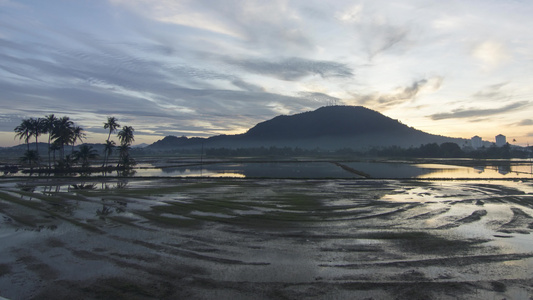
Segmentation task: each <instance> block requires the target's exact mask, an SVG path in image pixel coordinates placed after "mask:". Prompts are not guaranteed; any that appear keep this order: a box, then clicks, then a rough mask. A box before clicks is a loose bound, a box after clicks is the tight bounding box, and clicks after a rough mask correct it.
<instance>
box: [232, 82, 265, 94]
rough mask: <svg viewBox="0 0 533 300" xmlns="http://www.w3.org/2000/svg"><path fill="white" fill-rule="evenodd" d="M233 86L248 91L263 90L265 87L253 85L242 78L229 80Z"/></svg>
mask: <svg viewBox="0 0 533 300" xmlns="http://www.w3.org/2000/svg"><path fill="white" fill-rule="evenodd" d="M231 83H232V84H233V85H234V86H236V87H238V88H241V89H243V90H245V91H249V92H264V91H265V89H264V88H263V87H261V86H258V85H255V84H253V83H249V82H246V81H244V80H242V79H235V80H233V81H232V82H231Z"/></svg>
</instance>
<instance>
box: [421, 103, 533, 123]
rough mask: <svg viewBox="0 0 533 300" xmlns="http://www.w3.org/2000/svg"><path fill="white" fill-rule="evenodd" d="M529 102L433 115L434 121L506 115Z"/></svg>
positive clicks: (457, 110)
mask: <svg viewBox="0 0 533 300" xmlns="http://www.w3.org/2000/svg"><path fill="white" fill-rule="evenodd" d="M528 104H529V102H528V101H519V102H515V103H512V104H509V105H506V106H503V107H500V108H489V109H462V108H460V109H455V110H453V111H452V112H449V113H438V114H434V115H431V116H430V117H431V119H432V120H443V119H458V118H472V117H480V116H490V115H497V114H501V113H505V112H508V111H512V110H515V109H519V108H522V107H524V106H526V105H528Z"/></svg>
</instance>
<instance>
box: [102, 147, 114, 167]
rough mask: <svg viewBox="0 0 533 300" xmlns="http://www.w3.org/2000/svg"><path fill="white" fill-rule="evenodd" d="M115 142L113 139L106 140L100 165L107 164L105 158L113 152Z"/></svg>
mask: <svg viewBox="0 0 533 300" xmlns="http://www.w3.org/2000/svg"><path fill="white" fill-rule="evenodd" d="M115 146H116V145H115V142H114V141H109V140H108V141H106V142H105V145H104V163H103V164H102V167H105V166H107V160H108V159H109V157H110V156H111V154H112V153H113V150H114V149H115Z"/></svg>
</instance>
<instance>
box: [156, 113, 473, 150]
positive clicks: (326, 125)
mask: <svg viewBox="0 0 533 300" xmlns="http://www.w3.org/2000/svg"><path fill="white" fill-rule="evenodd" d="M444 142H455V143H458V144H462V143H464V142H465V140H464V139H456V138H449V137H444V136H439V135H433V134H429V133H426V132H423V131H420V130H417V129H414V128H411V127H409V126H407V125H405V124H402V123H400V122H399V121H397V120H393V119H391V118H389V117H386V116H384V115H382V114H380V113H379V112H376V111H374V110H371V109H368V108H365V107H362V106H326V107H321V108H319V109H317V110H315V111H310V112H304V113H299V114H295V115H290V116H285V115H282V116H277V117H275V118H273V119H271V120H267V121H264V122H261V123H259V124H257V125H255V126H254V127H252V128H251V129H249V130H248V131H247V132H246V133H244V134H239V135H219V136H214V137H210V138H207V139H203V138H186V137H181V138H177V137H173V136H168V137H165V138H164V139H162V140H160V141H157V142H155V143H154V144H152V145H150V146H148V147H147V149H150V150H164V149H172V148H199V147H206V148H218V147H227V148H243V147H271V146H276V147H299V148H304V149H305V148H307V149H314V148H317V147H318V148H321V149H332V150H333V149H340V148H347V147H348V148H353V149H364V148H370V147H379V146H393V145H396V146H400V147H411V146H414V147H418V146H420V145H421V144H427V143H439V144H440V143H444Z"/></svg>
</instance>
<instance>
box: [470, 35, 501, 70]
mask: <svg viewBox="0 0 533 300" xmlns="http://www.w3.org/2000/svg"><path fill="white" fill-rule="evenodd" d="M472 55H473V56H474V57H475V58H476V59H478V61H479V62H480V63H481V64H482V68H483V69H484V70H487V71H488V70H491V69H493V68H495V67H498V66H499V65H500V64H502V63H503V62H505V61H507V60H509V58H510V55H509V54H508V51H507V49H506V47H505V45H504V44H502V43H500V42H497V41H485V42H482V43H479V44H478V45H476V46H475V47H474V48H473V49H472Z"/></svg>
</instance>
